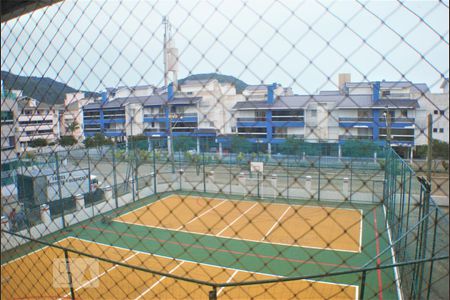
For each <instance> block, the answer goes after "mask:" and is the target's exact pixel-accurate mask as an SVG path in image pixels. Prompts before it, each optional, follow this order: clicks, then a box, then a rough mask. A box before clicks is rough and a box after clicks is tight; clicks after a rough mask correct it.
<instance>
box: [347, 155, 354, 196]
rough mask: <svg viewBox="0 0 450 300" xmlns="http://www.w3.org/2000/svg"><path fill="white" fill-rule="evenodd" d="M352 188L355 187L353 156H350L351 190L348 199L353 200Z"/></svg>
mask: <svg viewBox="0 0 450 300" xmlns="http://www.w3.org/2000/svg"><path fill="white" fill-rule="evenodd" d="M352 188H353V158H352V157H350V191H349V195H348V201H350V202H352Z"/></svg>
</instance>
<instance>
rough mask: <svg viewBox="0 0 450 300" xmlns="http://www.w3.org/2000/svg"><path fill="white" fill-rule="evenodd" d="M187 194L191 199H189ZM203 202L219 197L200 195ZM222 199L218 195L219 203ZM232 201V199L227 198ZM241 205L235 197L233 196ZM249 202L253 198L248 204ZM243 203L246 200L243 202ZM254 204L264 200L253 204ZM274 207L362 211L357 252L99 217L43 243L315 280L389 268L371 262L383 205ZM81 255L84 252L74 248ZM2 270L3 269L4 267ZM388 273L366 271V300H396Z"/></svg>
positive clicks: (380, 243) (350, 279)
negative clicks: (66, 241) (73, 243)
mask: <svg viewBox="0 0 450 300" xmlns="http://www.w3.org/2000/svg"><path fill="white" fill-rule="evenodd" d="M167 195H170V194H164V195H159V196H158V197H156V196H152V197H150V198H147V199H143V200H140V201H137V202H135V203H133V204H131V205H129V206H128V207H126V208H121V209H120V211H119V210H116V211H112V212H110V213H108V214H109V215H110V218H111V219H113V218H115V217H119V216H121V215H124V214H125V213H127V212H129V211H133V210H135V209H136V208H139V207H144V206H147V205H149V204H150V203H152V202H154V201H158V200H159V199H161V198H163V197H165V196H167ZM190 195H191V194H190ZM199 195H204V196H205V197H211V198H213V197H216V198H219V197H220V196H219V195H212V194H206V195H205V194H199ZM223 197H225V196H223V195H222V198H223ZM226 197H228V198H230V196H226ZM233 199H235V200H237V201H239V197H233ZM250 200H251V199H250ZM246 201H249V199H248V198H246ZM252 201H264V202H270V201H266V200H256V199H253V200H252ZM277 202H280V203H288V204H296V205H302V204H304V205H309V206H311V205H326V206H327V207H339V208H353V209H356V208H357V209H361V210H362V211H363V221H362V245H361V252H359V253H354V252H347V251H334V250H327V249H312V248H306V247H298V246H296V247H293V246H286V245H278V244H270V243H260V242H255V241H246V240H238V239H232V238H223V237H217V236H211V235H202V234H197V233H189V232H182V231H176V230H168V229H162V228H154V227H146V226H139V225H132V224H127V223H122V222H116V221H112V222H110V223H105V222H102V220H101V219H100V218H96V219H93V220H87V221H84V222H82V223H80V224H78V225H75V226H73V227H69V228H66V229H65V230H64V231H59V232H57V233H54V234H52V235H49V236H48V237H46V240H47V241H51V242H56V241H59V240H61V239H63V238H66V237H74V238H79V239H83V240H86V241H92V242H97V243H102V244H106V245H111V246H114V247H121V248H125V249H130V250H136V251H141V252H144V253H151V254H156V255H161V256H165V257H171V258H176V259H181V260H187V261H191V262H198V263H202V264H209V265H213V266H220V267H224V268H230V269H239V270H245V271H249V272H255V273H264V274H271V275H275V276H281V277H294V276H306V275H309V276H313V275H319V274H327V273H335V272H341V271H352V270H356V269H358V268H361V267H363V266H366V264H367V262H369V261H371V263H370V264H369V265H368V266H369V267H374V266H376V265H377V264H381V263H384V264H389V263H392V256H391V255H392V254H391V252H390V251H385V252H384V253H383V254H382V255H381V256H380V257H379V259H377V260H374V258H375V257H376V256H377V255H378V254H380V252H381V251H382V250H383V249H386V248H387V247H388V245H389V238H388V234H387V229H386V223H385V222H386V220H385V215H384V211H383V207H382V206H381V205H368V204H364V205H362V204H356V203H345V204H342V203H339V204H338V203H332V202H328V201H327V202H326V203H322V202H317V201H302V200H292V199H290V200H281V199H278V200H277ZM37 248H39V245H36V244H32V243H30V244H28V245H23V246H21V247H19V248H17V249H16V250H11V251H9V252H6V253H4V255H3V256H2V264H4V263H6V262H8V261H10V260H12V259H14V258H16V257H20V256H23V255H26V254H27V253H29V252H31V251H34V250H36V249H37ZM75 250H78V251H83V249H75ZM2 268H3V266H2ZM361 276H362V273H361V272H357V273H351V274H345V275H339V276H322V277H319V278H314V279H313V280H318V281H321V282H329V283H335V284H346V285H354V286H357V287H358V288H359V289H360V288H361V282H362V277H361ZM394 278H395V274H394V270H393V269H392V268H389V269H382V270H374V271H368V272H367V277H366V282H365V283H366V285H365V295H364V298H365V299H373V298H379V299H396V298H397V288H396V285H395V280H394Z"/></svg>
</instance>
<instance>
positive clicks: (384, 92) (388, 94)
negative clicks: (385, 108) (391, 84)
mask: <svg viewBox="0 0 450 300" xmlns="http://www.w3.org/2000/svg"><path fill="white" fill-rule="evenodd" d="M390 95H391V91H382V92H381V97H387V96H390Z"/></svg>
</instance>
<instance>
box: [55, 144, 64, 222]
mask: <svg viewBox="0 0 450 300" xmlns="http://www.w3.org/2000/svg"><path fill="white" fill-rule="evenodd" d="M55 160H56V180H57V181H58V194H59V201H60V203H61V208H62V213H61V221H62V226H63V228H66V220H65V218H64V210H65V207H64V201H63V198H62V190H61V178H60V176H59V157H58V152H55Z"/></svg>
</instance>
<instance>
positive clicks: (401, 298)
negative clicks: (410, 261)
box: [383, 205, 403, 300]
mask: <svg viewBox="0 0 450 300" xmlns="http://www.w3.org/2000/svg"><path fill="white" fill-rule="evenodd" d="M383 212H384V219H385V222H386V225H387V233H388V239H389V244H390V245H391V256H392V262H393V263H394V265H395V264H396V263H397V261H396V259H395V251H394V247H393V246H392V238H391V227H390V226H389V221H388V219H387V214H386V206H385V205H383ZM394 276H395V286H396V288H397V297H398V299H399V300H403V294H402V290H401V288H400V285H401V281H400V275H399V272H398V267H394Z"/></svg>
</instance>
